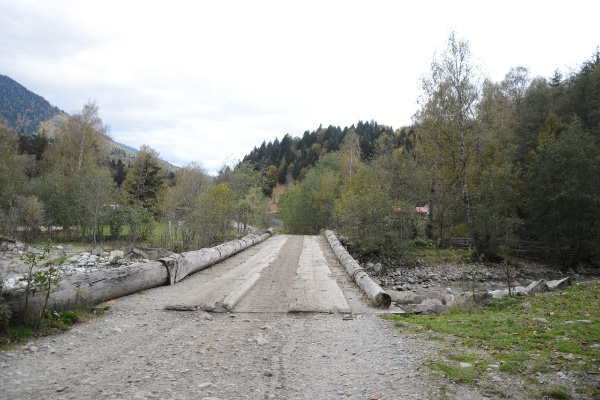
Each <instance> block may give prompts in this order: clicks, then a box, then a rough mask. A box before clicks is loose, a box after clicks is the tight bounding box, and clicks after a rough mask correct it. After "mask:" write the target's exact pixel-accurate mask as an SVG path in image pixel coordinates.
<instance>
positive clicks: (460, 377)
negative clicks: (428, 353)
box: [426, 361, 480, 384]
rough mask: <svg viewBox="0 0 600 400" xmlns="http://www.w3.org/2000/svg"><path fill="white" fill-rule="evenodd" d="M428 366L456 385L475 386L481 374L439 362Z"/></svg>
mask: <svg viewBox="0 0 600 400" xmlns="http://www.w3.org/2000/svg"><path fill="white" fill-rule="evenodd" d="M426 366H427V367H428V368H430V369H432V370H434V371H439V372H441V373H442V374H444V376H445V377H446V378H448V379H449V380H451V381H452V382H455V383H465V384H473V383H475V380H476V379H477V378H478V377H479V374H480V372H479V371H478V370H476V369H474V368H462V367H460V366H459V365H454V364H447V363H444V362H439V361H434V362H430V363H428V364H426Z"/></svg>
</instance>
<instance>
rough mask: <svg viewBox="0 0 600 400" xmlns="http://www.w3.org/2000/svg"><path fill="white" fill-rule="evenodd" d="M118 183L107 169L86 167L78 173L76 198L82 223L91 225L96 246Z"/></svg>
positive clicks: (110, 208) (112, 204)
mask: <svg viewBox="0 0 600 400" xmlns="http://www.w3.org/2000/svg"><path fill="white" fill-rule="evenodd" d="M115 190H116V184H115V182H114V180H113V179H112V176H111V174H110V172H109V171H108V170H107V169H103V168H99V167H86V168H83V169H82V170H80V171H79V173H78V174H77V184H76V196H75V200H76V203H77V205H78V209H79V217H80V221H81V223H82V225H84V226H85V225H91V227H92V241H93V244H94V247H96V243H97V239H98V226H99V223H100V222H102V219H103V218H104V217H106V216H108V215H109V213H110V212H111V210H112V207H113V206H116V205H115V204H114V203H113V198H114V194H115Z"/></svg>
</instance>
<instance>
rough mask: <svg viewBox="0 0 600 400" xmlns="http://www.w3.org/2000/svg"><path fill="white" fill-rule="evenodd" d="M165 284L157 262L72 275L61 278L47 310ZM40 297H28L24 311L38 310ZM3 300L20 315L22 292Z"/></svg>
mask: <svg viewBox="0 0 600 400" xmlns="http://www.w3.org/2000/svg"><path fill="white" fill-rule="evenodd" d="M168 282H169V273H168V270H167V269H166V268H165V266H164V265H163V264H162V263H161V262H158V261H151V262H147V263H137V264H133V265H128V266H123V267H117V268H110V269H105V270H101V271H94V272H89V273H79V274H73V275H70V276H64V277H63V279H62V281H61V282H60V285H59V286H58V288H56V290H55V291H54V292H53V293H52V294H51V296H50V301H51V303H50V305H49V307H48V308H49V309H59V308H63V307H69V306H72V305H75V304H77V303H78V302H81V301H85V302H90V303H94V304H96V303H101V302H103V301H107V300H111V299H116V298H118V297H122V296H127V295H128V294H132V293H136V292H139V291H140V290H143V289H149V288H153V287H157V286H161V285H165V284H168ZM43 297H44V296H43V295H42V294H40V293H36V294H34V295H32V293H30V294H29V301H28V309H29V310H32V311H35V310H37V309H39V308H40V307H41V306H42V302H43ZM4 299H5V301H6V304H8V306H9V307H10V308H11V310H12V311H13V313H14V314H20V313H21V312H22V311H23V310H22V308H23V306H24V304H25V289H24V288H19V289H16V290H8V291H6V292H5V293H4Z"/></svg>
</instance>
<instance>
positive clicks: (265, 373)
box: [263, 369, 273, 378]
mask: <svg viewBox="0 0 600 400" xmlns="http://www.w3.org/2000/svg"><path fill="white" fill-rule="evenodd" d="M263 375H264V376H267V377H269V378H270V377H272V376H273V371H271V370H269V369H267V370H265V372H263Z"/></svg>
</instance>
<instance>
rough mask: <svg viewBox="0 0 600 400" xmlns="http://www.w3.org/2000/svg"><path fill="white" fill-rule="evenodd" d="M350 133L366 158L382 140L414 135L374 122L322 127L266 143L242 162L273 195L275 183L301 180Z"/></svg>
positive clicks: (392, 142) (395, 142) (402, 140)
mask: <svg viewBox="0 0 600 400" xmlns="http://www.w3.org/2000/svg"><path fill="white" fill-rule="evenodd" d="M350 133H355V134H356V135H358V137H359V144H360V148H361V155H362V157H363V159H365V160H370V159H372V158H373V157H374V156H375V154H376V152H377V148H378V146H381V145H382V143H383V142H385V145H386V146H392V147H399V146H402V145H403V144H406V143H408V137H409V136H410V135H411V134H412V132H411V131H410V130H407V129H403V130H401V131H400V132H399V134H398V135H395V134H394V130H393V129H392V128H391V127H389V126H386V125H379V124H378V123H377V122H375V121H371V122H363V121H358V123H357V124H356V125H352V126H350V127H345V128H344V129H341V128H340V127H339V126H338V127H335V126H331V125H330V126H329V127H327V128H323V127H322V126H320V127H319V128H318V129H317V130H314V131H312V132H309V131H306V132H304V135H303V136H302V138H297V137H295V138H293V137H292V136H291V135H289V134H286V135H285V136H284V137H283V139H281V141H279V139H275V140H274V141H272V142H269V143H265V142H263V143H262V144H261V145H260V147H255V148H254V149H253V150H252V151H251V152H250V154H248V155H247V156H245V157H244V159H243V162H244V163H248V164H249V165H251V166H252V168H253V170H254V171H256V172H258V173H259V174H260V176H261V177H262V178H263V179H262V184H263V191H264V192H265V194H266V195H268V196H270V195H271V194H272V191H273V188H274V187H275V185H277V184H281V185H284V184H286V183H290V182H295V181H297V180H302V179H303V178H304V177H305V176H306V174H307V172H308V171H309V169H310V168H311V167H313V166H314V165H315V164H316V163H317V161H318V160H319V158H320V157H321V156H322V155H325V154H327V153H332V152H336V151H339V150H340V149H341V146H342V143H343V141H344V139H345V138H346V136H347V135H348V134H350Z"/></svg>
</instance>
